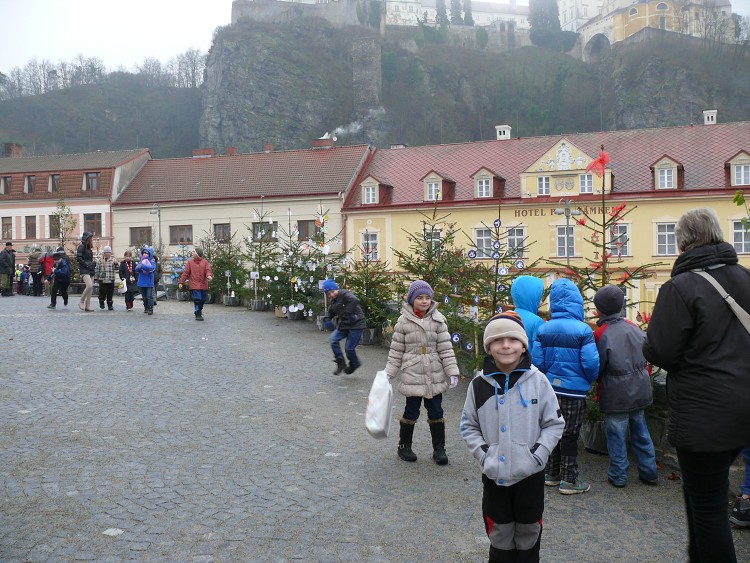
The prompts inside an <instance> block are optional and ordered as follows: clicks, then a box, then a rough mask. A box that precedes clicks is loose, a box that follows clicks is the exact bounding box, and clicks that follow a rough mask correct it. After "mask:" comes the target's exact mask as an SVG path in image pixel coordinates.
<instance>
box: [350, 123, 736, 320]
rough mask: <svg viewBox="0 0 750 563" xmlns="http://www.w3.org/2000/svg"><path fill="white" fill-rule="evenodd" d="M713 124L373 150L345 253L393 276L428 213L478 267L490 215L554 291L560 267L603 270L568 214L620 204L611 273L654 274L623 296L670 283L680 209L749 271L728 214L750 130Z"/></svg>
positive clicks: (503, 134) (647, 296)
mask: <svg viewBox="0 0 750 563" xmlns="http://www.w3.org/2000/svg"><path fill="white" fill-rule="evenodd" d="M715 118H716V112H715V111H712V112H707V113H706V123H707V124H705V125H702V126H686V127H674V128H662V129H641V130H633V131H610V132H599V133H582V134H571V135H563V136H547V137H532V138H526V139H524V138H512V136H511V135H510V131H509V128H508V127H507V126H503V127H500V128H498V139H504V140H495V141H483V142H474V143H462V144H454V145H438V146H427V147H403V148H393V149H388V150H378V151H376V152H375V154H374V155H373V157H372V160H371V161H370V163H369V164H368V166H367V167H366V169H365V170H364V172H363V175H362V177H361V179H360V181H359V182H358V185H357V186H355V189H353V190H352V191H351V193H350V194H349V196H348V197H347V199H346V201H345V202H344V207H343V213H344V215H345V218H346V240H347V246H348V247H353V246H359V247H360V248H369V249H371V250H372V251H373V254H372V255H371V257H373V258H377V259H380V260H384V261H386V262H387V263H388V264H389V265H390V266H391V267H392V268H393V269H398V264H397V263H396V257H395V255H394V249H401V250H407V248H408V240H407V233H410V232H414V231H416V230H418V229H419V225H420V221H421V220H423V219H424V217H423V216H422V215H420V213H419V212H420V211H422V212H423V213H424V212H426V213H431V211H432V209H433V208H437V209H438V211H439V213H440V215H442V216H445V215H448V217H447V219H446V222H451V223H455V224H456V226H457V228H458V229H459V230H460V231H461V233H462V234H463V236H460V235H459V236H458V237H457V239H456V242H457V244H458V245H459V246H463V247H465V248H469V247H470V246H472V245H473V246H475V247H476V249H477V252H478V253H479V259H491V255H492V252H493V249H492V248H491V247H490V246H489V245H490V242H491V237H490V233H489V231H490V230H491V229H492V226H493V222H494V220H495V219H497V218H498V213H499V217H500V219H501V221H502V228H503V229H504V235H505V236H507V239H506V240H505V242H506V243H507V244H508V246H509V247H511V248H512V247H514V246H517V247H519V248H521V247H524V246H528V248H527V252H526V253H525V255H524V256H523V259H524V261H525V263H526V264H532V263H534V262H537V268H536V269H537V270H544V271H547V270H548V273H547V276H548V278H549V279H548V281H552V280H553V279H554V278H555V277H556V276H558V275H565V270H566V268H565V267H564V264H565V262H566V261H567V260H568V259H569V260H570V263H571V264H572V265H577V266H581V267H584V266H586V265H588V264H589V263H590V262H592V261H597V260H599V259H601V256H596V255H594V253H593V251H594V250H595V248H594V246H593V245H592V244H590V243H589V242H587V241H586V239H587V238H589V237H590V235H591V232H590V231H589V230H588V229H587V228H586V226H584V225H581V224H580V223H579V222H578V221H579V220H581V219H583V218H584V215H576V214H575V213H577V212H579V211H585V212H586V213H587V214H588V215H590V216H591V217H592V218H596V217H597V216H599V217H601V215H602V213H603V214H605V215H606V214H609V213H610V212H611V211H612V209H613V208H615V207H617V206H619V205H621V204H625V205H626V210H628V209H632V210H631V211H630V213H628V214H627V215H626V216H625V217H624V218H623V219H622V220H620V221H618V222H617V225H616V227H614V229H613V232H610V233H605V236H606V237H607V238H608V240H607V244H608V247H609V249H610V252H611V253H612V257H611V259H610V264H611V266H612V267H613V268H616V269H624V268H627V269H630V270H632V269H633V268H636V267H638V266H642V265H645V264H651V263H658V262H661V263H662V264H661V265H660V266H658V267H654V268H652V269H650V271H651V273H653V277H651V278H649V279H646V280H641V281H639V282H637V283H636V287H634V288H633V289H632V290H630V294H629V296H628V298H629V300H631V301H650V302H652V301H654V300H655V298H656V293H657V291H658V288H659V287H660V285H661V284H663V283H664V282H665V281H666V280H667V279H669V275H670V270H671V266H672V264H673V262H674V260H675V258H676V257H677V254H678V251H677V247H676V244H675V238H674V227H675V224H676V222H677V220H678V219H679V218H680V216H681V215H682V214H683V213H684V212H685V211H687V210H688V209H692V208H695V207H709V208H712V209H714V210H715V211H716V212H717V213H718V215H719V217H720V218H721V220H722V224H723V227H724V234H725V238H726V240H727V241H728V242H730V243H732V244H734V247H735V249H736V250H737V252H738V254H739V256H740V262H741V263H742V264H743V265H745V266H748V267H750V233H748V232H746V231H745V230H744V228H743V226H742V223H741V219H742V217H743V216H744V214H745V213H744V210H743V209H741V208H739V207H737V206H736V205H735V204H734V203H733V202H732V197H733V195H734V193H735V191H736V190H737V189H741V188H742V187H743V186H744V187H747V186H750V122H742V123H727V124H716V119H715ZM601 145H604V148H605V150H606V151H607V152H608V153H609V155H610V157H611V161H610V163H609V164H608V165H607V167H606V170H605V173H604V175H603V177H602V178H599V177H598V176H596V175H595V174H592V173H590V172H589V173H587V172H586V168H587V166H588V165H589V164H590V163H591V162H592V160H594V159H595V158H597V157H598V156H599V151H600V147H601ZM602 188H603V193H602ZM602 196H604V200H605V204H604V206H602ZM602 207H603V208H604V209H602ZM566 208H567V211H568V213H567V214H566ZM589 224H590V223H589ZM524 241H525V242H524ZM359 256H361V251H360V250H355V253H354V257H355V258H358V257H359ZM550 261H551V262H556V263H558V264H563V265H562V266H554V267H553V266H550V265H549V264H550ZM505 266H507V267H509V268H511V269H513V268H514V264H511V263H509V264H505ZM645 310H650V306H647V307H645Z"/></svg>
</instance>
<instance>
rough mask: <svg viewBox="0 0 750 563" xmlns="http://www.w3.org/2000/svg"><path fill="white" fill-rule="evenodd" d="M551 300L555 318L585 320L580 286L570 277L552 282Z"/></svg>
mask: <svg viewBox="0 0 750 563" xmlns="http://www.w3.org/2000/svg"><path fill="white" fill-rule="evenodd" d="M549 301H550V309H551V311H552V318H553V319H576V320H578V321H583V297H582V296H581V292H580V291H579V290H578V287H577V286H576V285H575V284H574V283H573V282H572V281H570V280H569V279H566V278H561V279H559V280H557V281H555V283H553V284H552V287H550V292H549Z"/></svg>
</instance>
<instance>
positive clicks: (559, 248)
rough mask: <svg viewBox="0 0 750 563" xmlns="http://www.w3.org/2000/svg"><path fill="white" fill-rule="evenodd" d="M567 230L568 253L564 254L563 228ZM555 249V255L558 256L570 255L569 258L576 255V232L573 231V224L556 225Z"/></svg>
mask: <svg viewBox="0 0 750 563" xmlns="http://www.w3.org/2000/svg"><path fill="white" fill-rule="evenodd" d="M566 229H567V231H568V236H567V239H568V240H567V242H568V254H565V238H566V237H565V230H566ZM555 247H556V250H555V255H556V256H557V257H558V258H565V257H566V256H570V257H571V258H572V257H574V256H575V255H576V233H575V227H574V226H573V225H570V226H569V227H568V226H566V225H558V226H557V235H556V245H555Z"/></svg>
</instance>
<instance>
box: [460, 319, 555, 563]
mask: <svg viewBox="0 0 750 563" xmlns="http://www.w3.org/2000/svg"><path fill="white" fill-rule="evenodd" d="M528 346H529V341H528V336H527V334H526V330H525V328H524V326H523V321H522V320H521V317H520V316H519V315H518V314H517V313H516V312H514V311H506V312H503V313H500V314H498V315H495V316H494V317H492V318H491V319H490V321H489V323H487V327H486V328H485V330H484V351H485V352H486V353H487V356H486V357H485V359H484V369H483V371H482V373H481V374H480V375H477V376H476V377H475V378H474V379H473V380H472V381H471V383H470V384H469V388H468V390H467V393H466V402H465V404H464V408H463V413H462V415H461V436H462V437H463V439H464V440H465V441H466V445H467V446H468V447H469V451H470V452H471V454H472V455H473V456H474V458H476V460H477V461H478V462H479V463H480V465H481V467H482V483H483V486H484V493H483V495H482V516H483V517H484V524H485V529H486V531H487V536H488V537H489V539H490V554H489V561H490V562H491V563H494V562H501V561H503V562H504V561H509V562H510V561H512V562H538V561H539V548H540V545H541V538H542V515H543V513H544V466H545V464H546V462H547V459H548V457H549V455H550V452H552V451H553V450H554V448H555V447H556V446H557V443H558V442H559V441H560V437H561V436H562V435H563V429H564V428H565V421H564V420H563V417H562V413H561V412H560V407H559V405H558V401H557V397H556V395H555V392H554V390H553V389H552V386H551V385H550V383H549V381H548V380H547V378H546V377H545V375H544V374H543V373H542V372H541V371H539V369H538V368H536V367H534V366H533V365H532V363H531V358H530V356H529V352H528Z"/></svg>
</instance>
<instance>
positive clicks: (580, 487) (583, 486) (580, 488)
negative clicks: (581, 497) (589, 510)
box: [560, 481, 591, 495]
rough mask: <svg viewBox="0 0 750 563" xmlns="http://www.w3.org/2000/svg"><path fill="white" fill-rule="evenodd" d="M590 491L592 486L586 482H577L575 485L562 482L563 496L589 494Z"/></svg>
mask: <svg viewBox="0 0 750 563" xmlns="http://www.w3.org/2000/svg"><path fill="white" fill-rule="evenodd" d="M590 490H591V485H589V484H588V483H587V482H586V481H576V482H575V483H568V482H567V481H560V494H561V495H577V494H580V493H587V492H588V491H590Z"/></svg>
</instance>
